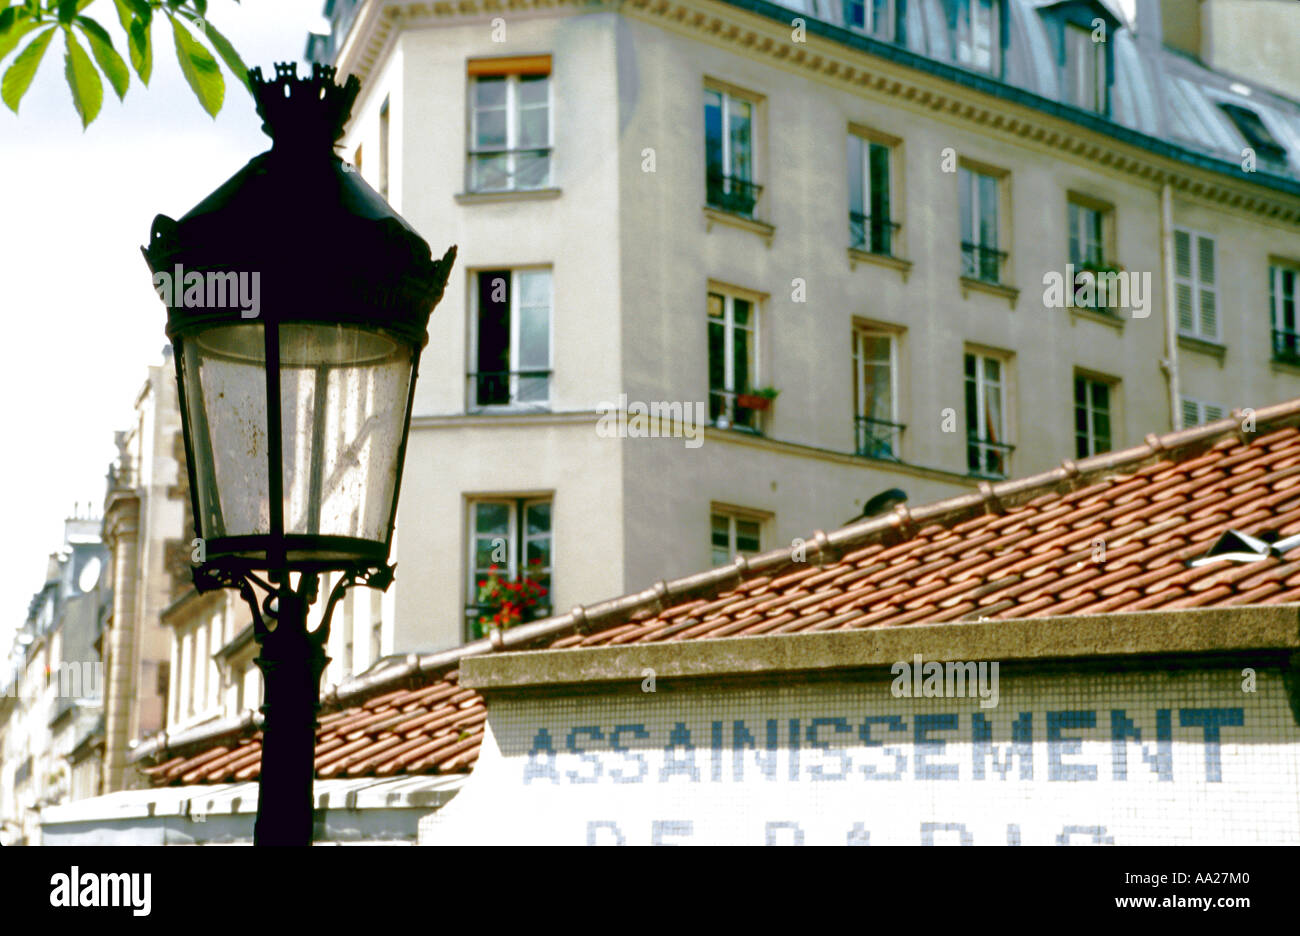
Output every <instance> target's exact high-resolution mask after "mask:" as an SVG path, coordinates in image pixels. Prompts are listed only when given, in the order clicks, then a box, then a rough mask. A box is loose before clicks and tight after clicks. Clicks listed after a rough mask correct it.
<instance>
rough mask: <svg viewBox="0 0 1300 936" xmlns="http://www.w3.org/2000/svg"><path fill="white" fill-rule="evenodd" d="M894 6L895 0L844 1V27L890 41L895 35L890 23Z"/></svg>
mask: <svg viewBox="0 0 1300 936" xmlns="http://www.w3.org/2000/svg"><path fill="white" fill-rule="evenodd" d="M893 5H894V4H893V0H844V25H845V26H847V27H848V28H849V29H857V30H860V31H862V32H865V33H871V34H872V35H875V36H879V37H880V38H882V39H888V38H890V37H891V36H892V35H893V33H894V31H893V28H892V23H891V22H890V17H891V13H892V7H893Z"/></svg>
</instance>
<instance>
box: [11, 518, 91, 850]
mask: <svg viewBox="0 0 1300 936" xmlns="http://www.w3.org/2000/svg"><path fill="white" fill-rule="evenodd" d="M99 528H100V520H99V518H98V517H94V516H90V511H89V510H88V509H86V510H80V509H79V510H78V512H77V514H76V515H74V516H72V517H69V518H68V519H67V520H65V521H64V542H63V545H62V547H61V548H60V549H59V551H58V552H56V553H53V554H51V555H50V557H49V562H48V563H47V573H46V581H45V584H44V586H43V587H42V588H41V590H40V591H38V592H37V593H36V594H35V595H34V596H33V597H32V601H31V604H30V606H29V609H28V614H27V619H26V621H25V622H24V624H23V626H22V627H21V628H19V629H18V632H17V634H16V635H15V638H14V644H13V647H12V648H11V650H10V653H9V656H8V660H7V661H6V667H5V671H4V672H3V673H0V842H3V843H4V844H6V845H14V844H38V843H39V842H40V841H41V837H40V822H41V818H42V815H43V813H44V811H46V810H47V809H48V808H50V807H53V806H57V805H60V804H67V803H69V802H71V801H74V800H81V799H86V798H89V797H94V796H97V795H98V794H99V793H100V762H99V759H98V758H97V757H94V756H90V755H91V754H92V753H93V752H95V751H97V750H98V749H99V748H100V747H101V746H102V742H103V733H104V724H103V699H104V665H103V662H102V657H101V653H100V645H101V644H100V640H101V636H102V632H103V627H104V622H105V618H106V616H107V608H108V606H109V603H110V602H111V592H110V591H109V589H108V576H107V574H106V572H105V564H106V560H107V551H106V550H105V548H104V546H103V544H102V543H101V541H100V537H99Z"/></svg>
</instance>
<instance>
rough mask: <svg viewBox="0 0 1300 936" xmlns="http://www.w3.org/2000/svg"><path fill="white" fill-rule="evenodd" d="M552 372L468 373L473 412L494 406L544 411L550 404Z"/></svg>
mask: <svg viewBox="0 0 1300 936" xmlns="http://www.w3.org/2000/svg"><path fill="white" fill-rule="evenodd" d="M551 373H552V372H551V371H549V370H519V371H478V372H476V373H472V374H467V375H466V378H467V379H468V380H469V395H468V397H467V400H468V403H469V408H470V410H478V409H484V408H487V407H492V406H529V407H537V408H544V407H546V406H548V405H549V404H550V397H551V393H550V391H551Z"/></svg>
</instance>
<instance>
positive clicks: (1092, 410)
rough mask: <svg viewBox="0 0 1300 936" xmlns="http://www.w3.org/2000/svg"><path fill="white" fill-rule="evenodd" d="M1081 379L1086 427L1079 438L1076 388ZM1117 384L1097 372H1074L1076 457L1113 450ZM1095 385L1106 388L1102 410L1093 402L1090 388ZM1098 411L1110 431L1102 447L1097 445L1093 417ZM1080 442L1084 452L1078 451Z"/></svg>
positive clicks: (1089, 456)
mask: <svg viewBox="0 0 1300 936" xmlns="http://www.w3.org/2000/svg"><path fill="white" fill-rule="evenodd" d="M1081 381H1082V383H1083V386H1084V401H1083V403H1082V408H1083V411H1084V417H1085V422H1086V424H1087V428H1086V429H1085V430H1084V433H1083V438H1080V434H1079V427H1078V417H1079V409H1080V406H1081V404H1080V403H1079V399H1078V389H1079V383H1080V382H1081ZM1118 384H1119V381H1117V380H1114V379H1113V378H1109V377H1102V376H1100V375H1098V374H1092V373H1088V372H1086V371H1075V372H1074V386H1073V389H1074V398H1073V401H1072V406H1071V410H1072V412H1073V415H1074V417H1075V427H1074V440H1075V447H1074V452H1075V457H1076V458H1091V457H1092V456H1094V455H1103V454H1105V453H1106V452H1113V451H1115V402H1116V390H1117V388H1118ZM1095 386H1096V387H1103V388H1105V390H1106V408H1105V410H1104V411H1101V410H1099V409H1098V408H1097V407H1095V406H1094V404H1093V397H1092V389H1093V387H1095ZM1099 412H1104V414H1105V416H1106V420H1107V422H1108V423H1109V426H1110V431H1109V433H1108V435H1107V436H1106V447H1105V448H1103V449H1099V448H1098V447H1097V442H1098V438H1097V435H1098V433H1097V425H1096V418H1095V417H1096V415H1097V414H1098V413H1099ZM1080 442H1083V443H1085V447H1086V448H1087V451H1086V452H1084V451H1080V445H1079V444H1080Z"/></svg>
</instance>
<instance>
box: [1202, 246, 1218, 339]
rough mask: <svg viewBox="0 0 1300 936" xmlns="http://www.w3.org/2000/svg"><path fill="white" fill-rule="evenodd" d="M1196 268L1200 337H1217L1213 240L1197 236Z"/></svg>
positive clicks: (1216, 293)
mask: <svg viewBox="0 0 1300 936" xmlns="http://www.w3.org/2000/svg"><path fill="white" fill-rule="evenodd" d="M1196 241H1197V248H1198V250H1197V261H1198V263H1197V268H1198V273H1199V274H1200V287H1199V288H1200V303H1199V305H1200V333H1201V335H1202V337H1205V338H1213V339H1218V337H1219V304H1218V289H1217V288H1216V285H1215V267H1214V240H1213V239H1212V238H1209V237H1198V238H1197V239H1196Z"/></svg>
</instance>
